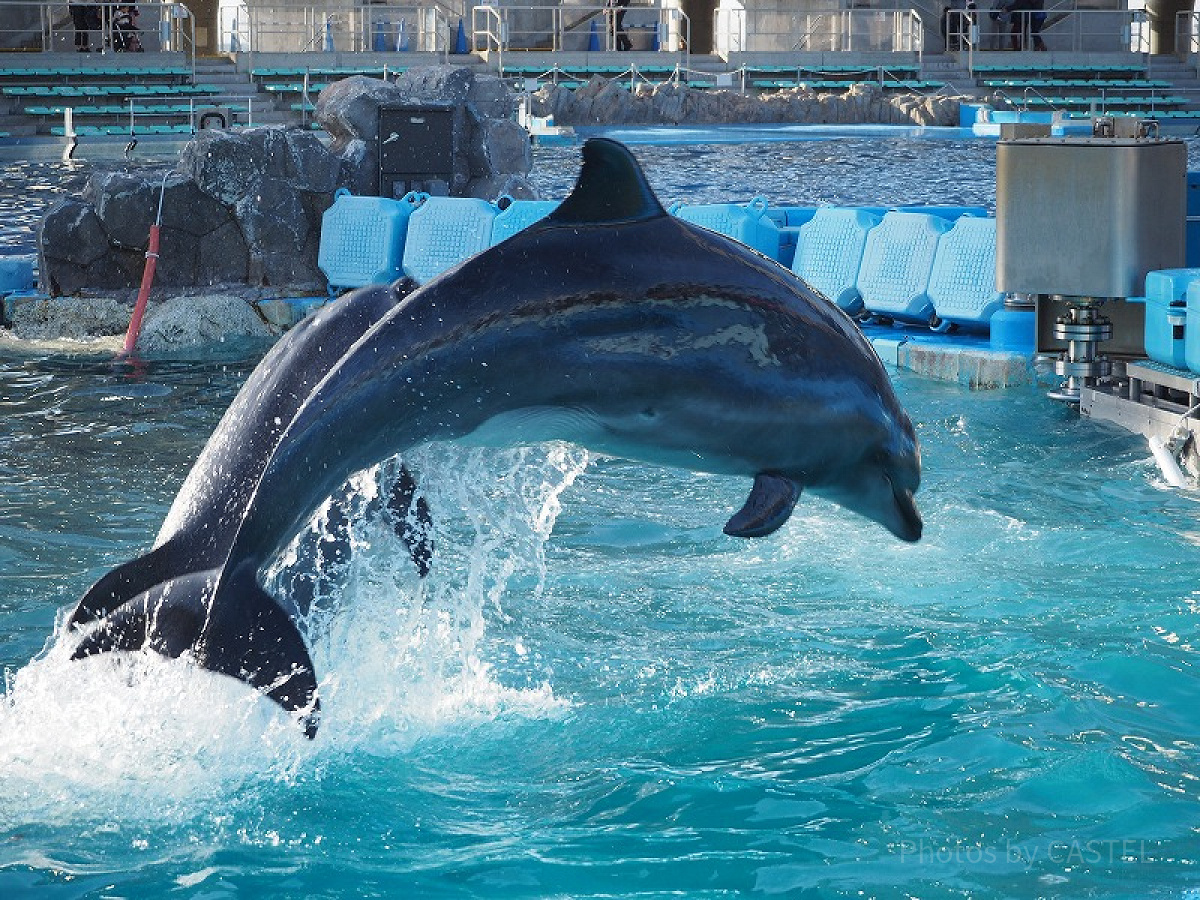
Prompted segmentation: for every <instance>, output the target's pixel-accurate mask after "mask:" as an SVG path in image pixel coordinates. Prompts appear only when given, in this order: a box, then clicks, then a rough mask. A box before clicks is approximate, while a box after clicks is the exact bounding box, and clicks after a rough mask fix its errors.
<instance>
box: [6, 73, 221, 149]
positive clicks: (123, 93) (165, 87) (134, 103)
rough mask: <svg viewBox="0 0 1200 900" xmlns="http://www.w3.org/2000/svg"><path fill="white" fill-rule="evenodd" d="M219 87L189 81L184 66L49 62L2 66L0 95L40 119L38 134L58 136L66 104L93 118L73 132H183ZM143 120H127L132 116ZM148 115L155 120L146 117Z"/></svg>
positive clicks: (11, 109)
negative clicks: (56, 121)
mask: <svg viewBox="0 0 1200 900" xmlns="http://www.w3.org/2000/svg"><path fill="white" fill-rule="evenodd" d="M220 94H221V88H220V87H218V86H216V85H211V84H196V83H193V78H192V70H191V69H190V68H189V67H187V66H182V65H146V64H142V65H121V66H116V65H112V64H103V63H100V64H93V65H47V66H30V65H20V66H14V65H10V66H2V67H0V100H3V101H4V102H5V108H6V110H7V111H8V112H10V113H12V114H16V115H24V116H27V117H31V118H33V119H40V120H42V121H41V123H40V124H38V125H37V128H38V129H39V130H40V131H42V133H46V132H49V133H50V134H53V135H62V134H64V132H65V131H66V128H65V123H62V122H60V123H59V124H52V122H53V120H54V119H55V118H59V119H61V117H63V116H64V114H65V113H66V111H67V110H68V109H69V110H70V111H71V113H72V116H73V117H74V116H78V117H82V118H85V119H91V120H92V121H91V122H88V123H83V124H78V125H76V127H75V129H74V130H75V133H76V134H77V135H83V136H87V135H108V134H120V135H125V134H185V133H189V132H191V131H192V121H191V119H192V112H193V109H194V108H195V107H196V105H197V103H198V102H203V101H202V99H201V98H207V97H213V96H219V95H220ZM131 114H132V115H133V117H134V119H135V120H137V119H142V121H135V123H134V124H133V125H131V124H130V121H129V118H130V115H131ZM146 119H151V120H153V121H145V120H146Z"/></svg>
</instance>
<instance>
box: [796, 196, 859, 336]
mask: <svg viewBox="0 0 1200 900" xmlns="http://www.w3.org/2000/svg"><path fill="white" fill-rule="evenodd" d="M879 222H880V218H879V216H876V215H873V214H871V213H869V212H867V211H866V210H862V209H852V208H845V207H836V206H826V207H822V208H820V209H817V210H815V211H814V214H813V216H812V218H811V219H810V220H809V221H808V223H807V224H805V225H802V226H800V229H799V238H798V239H797V242H796V255H795V258H794V259H793V260H792V271H793V272H794V273H796V275H798V276H799V277H800V278H802V279H804V281H806V282H807V283H808V284H810V285H812V286H813V287H814V288H816V289H817V290H818V291H820V292H821V293H822V294H824V295H825V296H826V297H828V298H829V299H830V300H832V301H833V302H834V303H836V304H837V305H838V306H840V307H841V308H842V309H844V310H846V311H847V312H849V313H856V312H858V311H859V310H861V309H862V297H861V295H860V294H859V292H858V268H859V264H860V263H861V261H862V257H863V249H864V248H865V247H866V243H867V235H868V234H869V233H870V232H871V229H873V228H874V227H875V226H877V225H878V224H879Z"/></svg>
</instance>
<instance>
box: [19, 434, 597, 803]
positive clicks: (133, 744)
mask: <svg viewBox="0 0 1200 900" xmlns="http://www.w3.org/2000/svg"><path fill="white" fill-rule="evenodd" d="M406 462H407V463H408V465H409V466H410V467H411V468H412V469H413V470H414V471H415V472H417V474H418V480H419V483H420V485H421V489H422V491H423V492H424V493H425V495H426V497H427V498H428V500H429V502H430V505H431V507H432V510H433V515H434V532H435V533H434V540H435V542H436V543H435V546H436V556H435V559H434V565H433V572H432V573H431V575H430V576H429V577H428V578H426V579H420V578H419V577H417V575H416V571H415V568H414V566H413V563H412V561H411V559H410V557H409V554H408V549H407V547H406V546H405V545H404V544H403V543H402V542H401V540H400V538H399V537H397V535H396V531H395V529H394V527H393V525H394V523H393V522H390V521H389V520H388V519H387V517H386V516H381V515H379V514H378V512H379V510H380V508H381V507H380V504H379V503H378V502H376V501H377V499H378V498H379V497H381V496H384V495H386V493H387V492H388V491H389V490H390V489H391V486H392V484H394V482H395V479H396V478H397V476H398V473H399V462H398V461H395V460H393V461H390V462H388V463H385V464H384V465H383V466H381V467H379V468H377V469H376V470H374V471H371V472H368V473H364V474H360V475H358V476H356V478H355V479H353V481H352V483H351V486H350V487H351V489H350V491H349V492H348V493H347V495H346V496H347V498H348V502H347V504H346V508H347V510H348V511H349V516H348V517H347V520H346V529H345V535H344V540H345V552H344V553H340V554H328V553H325V554H321V553H318V554H315V557H314V555H312V554H308V553H305V552H304V551H305V548H306V547H307V548H311V547H312V546H313V545H314V544H317V545H320V543H321V541H322V540H324V538H322V537H321V535H322V533H323V532H322V529H324V528H325V527H327V526H328V525H329V524H330V522H329V518H330V514H331V507H330V505H329V504H326V506H325V507H323V508H322V509H321V510H319V511H318V513H317V514H316V515H315V516H314V519H313V522H312V525H311V527H310V528H309V529H307V530H306V531H305V533H304V534H302V535H301V536H300V537H298V538H297V540H296V541H295V542H294V543H293V545H292V547H291V548H289V551H288V552H286V553H285V554H283V555H282V556H281V558H280V560H279V561H278V563H277V564H276V565H275V566H274V568H273V569H272V570H271V571H270V572H269V573H268V578H267V585H268V589H269V590H272V591H273V592H275V591H277V592H278V593H277V594H276V596H278V597H280V600H281V602H283V603H289V602H292V603H297V602H298V600H299V599H300V598H298V596H297V586H298V585H301V584H303V583H305V582H307V583H308V584H309V585H310V586H311V587H312V590H311V596H310V597H306V598H303V599H304V601H305V602H306V603H307V606H306V607H305V615H304V616H303V619H302V623H303V625H304V628H305V630H306V631H307V633H308V636H309V641H310V645H311V650H312V657H313V661H314V663H315V664H316V667H317V672H318V677H319V679H320V690H321V695H322V698H323V704H324V710H325V715H324V718H323V722H322V727H321V732H320V733H319V735H318V738H317V740H316V741H314V742H309V741H307V740H306V739H305V738H304V737H303V736H302V734H301V731H300V729H299V728H298V727H296V724H295V723H294V722H293V721H291V719H290V718H289V717H288V716H286V715H284V714H282V713H281V712H280V710H279V709H278V708H277V707H276V706H275V705H274V704H272V703H271V702H270V701H268V700H266V699H264V698H263V697H261V696H260V695H259V694H257V693H256V692H254V691H252V690H249V689H248V688H247V687H246V686H245V685H244V684H242V683H240V682H238V681H235V680H233V679H230V678H224V677H222V676H219V675H215V674H213V673H210V672H206V671H204V670H202V669H199V668H197V667H195V666H192V665H187V664H186V661H172V660H167V659H164V658H162V657H159V656H158V655H156V654H154V653H150V652H147V653H133V654H104V655H101V656H98V657H94V658H91V659H88V660H84V661H81V662H72V661H70V653H71V648H72V644H73V642H72V641H70V640H65V639H64V637H65V633H64V625H65V614H64V615H63V616H60V621H59V624H58V628H56V633H55V636H54V638H53V639H52V640H51V641H50V643H49V644H48V646H47V648H46V650H45V651H44V652H43V653H42V654H41V655H39V657H38V658H36V659H35V660H33V661H32V662H30V663H29V664H28V665H27V666H25V667H23V668H22V669H20V670H19V671H17V672H8V673H6V679H5V690H4V694H3V696H0V772H3V773H4V777H3V779H0V820H5V821H10V822H25V823H30V822H50V823H55V822H72V821H75V822H77V821H81V820H88V821H111V820H114V819H115V820H123V821H156V822H169V821H181V820H185V819H187V818H189V817H191V816H194V815H195V814H196V813H197V811H198V810H201V809H203V810H206V811H207V812H208V813H209V814H213V815H218V814H219V813H220V811H221V810H222V809H226V810H228V809H229V808H230V804H233V803H236V802H238V801H236V800H234V799H233V798H234V797H236V796H237V795H239V794H244V793H246V792H248V793H249V794H250V795H253V794H254V793H255V792H256V791H257V790H262V789H267V788H269V787H270V786H271V785H275V784H279V783H285V784H286V783H291V782H293V781H296V780H298V779H305V778H310V777H320V776H321V773H322V771H323V770H324V769H325V768H326V767H328V766H336V765H337V764H338V760H339V759H341V758H343V757H345V756H346V755H348V754H351V753H359V752H366V753H369V754H375V755H391V754H395V753H403V752H405V750H406V749H408V748H410V747H411V746H412V745H413V744H414V743H415V742H416V741H418V740H420V739H421V738H422V737H423V736H428V735H431V734H437V733H445V732H446V731H447V730H448V729H450V730H453V729H458V728H469V727H471V726H472V725H474V724H477V723H481V722H487V721H493V720H495V719H497V718H500V717H505V716H514V717H522V718H529V717H541V716H546V715H555V714H556V713H557V712H558V711H559V710H561V709H563V708H564V707H565V706H566V704H565V703H564V702H563V701H560V700H558V699H557V698H555V696H554V693H553V690H552V689H551V687H550V685H549V684H548V683H546V682H545V681H542V682H540V683H539V682H537V680H536V677H535V675H536V673H534V675H531V677H530V684H531V685H532V686H524V687H511V686H506V685H504V684H502V683H501V682H500V681H499V680H498V678H497V677H496V675H495V673H494V672H493V670H492V668H491V666H490V665H489V663H488V661H487V656H486V647H485V644H486V642H485V641H484V637H485V634H486V632H487V629H488V623H489V621H492V620H495V621H499V622H503V621H504V615H503V608H502V600H503V598H504V595H505V593H506V591H508V590H510V589H511V588H512V587H513V586H516V587H519V588H520V589H522V590H526V589H528V590H532V591H539V590H540V589H541V585H542V584H543V582H544V580H545V574H546V573H545V559H544V553H545V544H546V540H547V539H548V537H549V535H550V532H551V530H552V528H553V526H554V521H555V518H556V517H557V515H558V512H559V509H560V505H559V497H560V495H561V493H562V491H563V490H565V489H566V488H567V487H568V486H569V485H570V484H571V482H572V481H574V479H575V478H576V477H577V476H578V475H579V473H580V472H581V471H582V470H583V469H584V467H585V466H586V463H587V456H586V453H585V452H584V451H581V450H578V449H576V448H573V447H569V446H566V445H545V446H539V447H527V448H519V449H514V450H506V451H494V450H482V449H463V448H459V447H455V446H452V445H430V446H427V447H424V448H421V449H419V450H418V451H417V452H415V453H413V454H410V455H409V456H408V457H407V459H406ZM314 559H315V567H324V570H323V571H314ZM314 576H315V577H314Z"/></svg>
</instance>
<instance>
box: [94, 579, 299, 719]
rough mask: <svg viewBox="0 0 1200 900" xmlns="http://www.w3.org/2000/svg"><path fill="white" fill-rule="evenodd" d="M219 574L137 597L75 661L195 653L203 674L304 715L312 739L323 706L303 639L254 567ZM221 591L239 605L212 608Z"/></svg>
mask: <svg viewBox="0 0 1200 900" xmlns="http://www.w3.org/2000/svg"><path fill="white" fill-rule="evenodd" d="M220 575H221V573H220V570H218V569H212V570H210V571H207V572H197V573H193V574H190V575H184V576H182V577H180V578H176V579H172V580H171V581H169V582H166V583H164V584H161V585H158V586H156V587H155V588H154V589H153V590H152V591H148V592H146V593H144V594H142V595H140V596H138V597H137V598H136V599H134V600H132V601H130V602H128V603H126V604H125V605H124V606H122V607H121V608H119V609H118V610H116V611H115V612H114V613H112V614H110V615H108V616H107V617H105V618H104V620H103V621H101V622H100V624H99V625H98V626H97V627H96V628H95V630H93V631H91V632H90V633H88V634H87V635H86V636H85V637H84V638H83V640H81V641H80V642H79V644H78V646H77V647H76V648H75V651H74V653H73V654H72V656H71V658H72V659H82V658H83V657H86V656H94V655H96V654H99V653H106V652H111V651H118V650H141V649H143V648H145V649H150V650H154V651H155V652H157V653H161V654H162V655H164V656H167V657H170V658H172V659H173V658H175V657H178V656H180V655H182V654H183V653H184V652H186V651H189V650H190V651H191V653H192V658H193V660H194V662H195V663H196V664H197V665H198V666H200V667H201V668H204V669H208V670H209V671H210V672H219V673H220V674H222V675H228V676H229V677H231V678H236V679H238V680H239V681H244V682H245V683H246V684H248V685H250V686H251V687H253V688H255V689H257V690H258V691H260V692H262V693H263V694H266V695H267V696H268V697H270V698H271V699H272V700H274V701H275V702H276V703H278V704H279V705H280V706H282V707H283V708H284V709H285V710H287V711H288V712H290V713H299V714H300V716H301V725H302V727H303V728H304V733H305V734H306V735H307V736H308V737H310V738H312V737H314V736H315V735H316V733H317V725H318V721H319V716H320V708H321V705H320V701H319V700H318V698H317V681H316V674H315V667H314V666H313V663H312V659H311V657H310V656H309V654H308V647H306V646H305V643H304V638H303V637H301V635H300V632H299V631H298V630H297V628H296V625H295V623H294V622H293V621H292V620H291V618H290V617H289V616H288V615H287V613H285V612H284V611H283V610H282V609H280V607H279V606H278V605H277V604H276V603H275V601H274V600H273V599H272V598H271V597H270V595H268V594H267V593H266V591H264V590H263V589H262V588H261V587H260V586H259V584H258V580H257V578H256V577H255V575H256V573H255V571H254V567H253V566H250V565H246V566H243V567H242V568H241V569H240V570H239V571H238V572H236V573H235V575H234V576H233V577H231V578H228V579H225V580H222V579H221V578H220ZM218 585H219V588H218ZM218 589H219V590H220V591H221V592H232V594H233V595H234V599H231V600H230V601H228V602H222V603H213V602H210V598H211V597H212V595H213V593H214V591H216V590H218Z"/></svg>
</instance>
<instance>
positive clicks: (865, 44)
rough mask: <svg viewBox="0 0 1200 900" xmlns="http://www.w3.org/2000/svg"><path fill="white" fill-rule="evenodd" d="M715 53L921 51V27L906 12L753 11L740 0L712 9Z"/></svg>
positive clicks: (915, 15) (911, 13) (782, 8)
mask: <svg viewBox="0 0 1200 900" xmlns="http://www.w3.org/2000/svg"><path fill="white" fill-rule="evenodd" d="M713 35H714V38H715V46H716V50H717V54H718V55H720V56H721V57H723V58H725V59H728V58H729V55H730V54H731V53H739V52H780V51H800V50H832V51H842V50H859V51H864V50H883V51H890V52H907V53H916V54H918V55H919V54H920V53H921V48H922V45H923V43H924V29H923V26H922V23H921V17H920V15H919V14H918V13H917V12H916V11H915V10H912V9H815V10H798V9H796V8H794V7H791V6H770V7H754V8H751V9H747V8H746V7H745V6H744V5H742V4H741V3H740V2H736V0H735V2H733V3H731V4H730V5H728V6H723V7H722V8H720V9H718V10H716V12H715V13H714V14H713Z"/></svg>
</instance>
